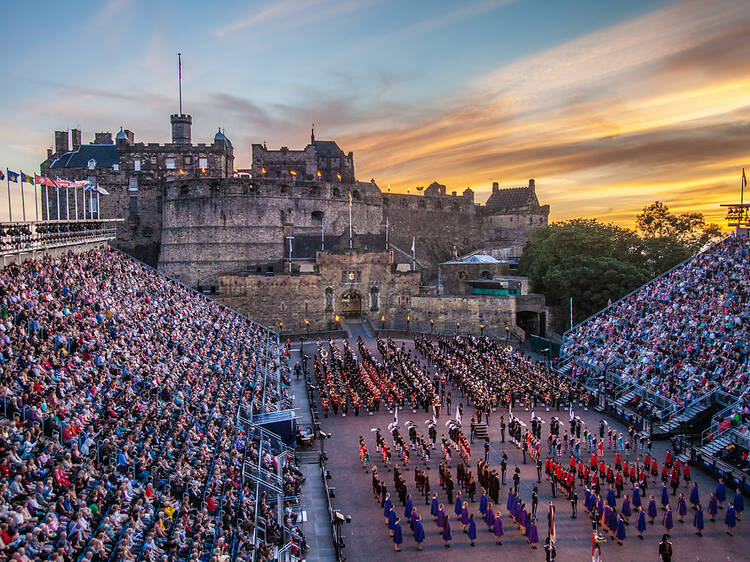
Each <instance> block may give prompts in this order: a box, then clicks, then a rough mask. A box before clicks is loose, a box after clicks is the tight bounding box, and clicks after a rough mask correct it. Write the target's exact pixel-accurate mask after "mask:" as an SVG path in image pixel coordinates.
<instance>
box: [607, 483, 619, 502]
mask: <svg viewBox="0 0 750 562" xmlns="http://www.w3.org/2000/svg"><path fill="white" fill-rule="evenodd" d="M607 505H608V506H609V507H617V492H615V487H614V486H613V485H612V484H610V485H609V491H608V492H607Z"/></svg>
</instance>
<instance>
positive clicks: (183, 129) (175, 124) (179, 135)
mask: <svg viewBox="0 0 750 562" xmlns="http://www.w3.org/2000/svg"><path fill="white" fill-rule="evenodd" d="M171 122H172V144H179V145H181V144H191V142H192V141H191V135H190V128H191V126H192V125H193V118H192V117H191V116H190V115H186V114H184V113H179V114H177V113H175V114H174V115H172V116H171Z"/></svg>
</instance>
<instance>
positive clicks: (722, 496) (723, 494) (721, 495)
mask: <svg viewBox="0 0 750 562" xmlns="http://www.w3.org/2000/svg"><path fill="white" fill-rule="evenodd" d="M716 501H717V502H719V509H724V502H725V501H727V487H726V486H725V485H724V479H723V478H719V483H718V484H716Z"/></svg>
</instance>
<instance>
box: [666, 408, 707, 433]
mask: <svg viewBox="0 0 750 562" xmlns="http://www.w3.org/2000/svg"><path fill="white" fill-rule="evenodd" d="M711 407H712V405H711V402H710V400H709V401H701V402H697V403H696V404H693V405H691V406H689V407H687V408H685V409H684V410H683V411H682V412H679V413H678V414H677V415H675V416H674V417H673V418H671V419H669V420H667V421H666V422H664V423H662V424H660V425H659V426H657V427H656V428H655V432H656V433H660V434H662V433H663V434H672V433H675V432H677V431H678V430H680V428H681V427H682V426H683V425H684V424H687V423H689V422H691V421H693V420H695V419H696V418H697V417H698V416H699V415H700V414H702V413H704V412H707V411H708V410H709V409H710V408H711Z"/></svg>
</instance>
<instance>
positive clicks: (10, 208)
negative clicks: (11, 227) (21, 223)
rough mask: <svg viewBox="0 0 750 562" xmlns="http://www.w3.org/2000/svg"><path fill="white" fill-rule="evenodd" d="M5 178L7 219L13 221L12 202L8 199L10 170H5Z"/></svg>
mask: <svg viewBox="0 0 750 562" xmlns="http://www.w3.org/2000/svg"><path fill="white" fill-rule="evenodd" d="M5 172H6V174H5V178H6V179H7V180H8V221H9V222H13V204H12V203H11V200H10V172H9V171H8V170H7V169H6V170H5Z"/></svg>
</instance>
